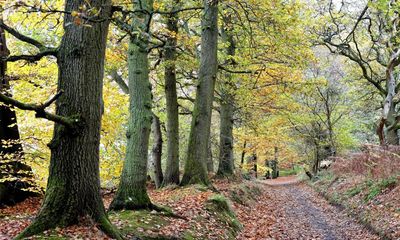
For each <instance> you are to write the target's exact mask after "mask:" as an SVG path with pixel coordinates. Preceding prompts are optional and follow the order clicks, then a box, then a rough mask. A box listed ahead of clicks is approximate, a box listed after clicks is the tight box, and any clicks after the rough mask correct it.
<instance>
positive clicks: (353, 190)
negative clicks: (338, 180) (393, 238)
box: [345, 186, 363, 197]
mask: <svg viewBox="0 0 400 240" xmlns="http://www.w3.org/2000/svg"><path fill="white" fill-rule="evenodd" d="M362 190H363V188H362V187H360V186H355V187H354V188H351V189H349V190H348V191H347V192H346V193H345V194H346V195H347V196H348V197H354V196H356V195H358V194H359V193H361V192H362Z"/></svg>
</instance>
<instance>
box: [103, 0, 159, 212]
mask: <svg viewBox="0 0 400 240" xmlns="http://www.w3.org/2000/svg"><path fill="white" fill-rule="evenodd" d="M152 6H153V1H152V0H145V1H141V4H136V3H135V7H134V11H136V14H135V18H134V21H133V26H132V29H140V31H141V32H140V33H137V34H136V36H132V37H131V39H130V43H129V49H128V75H129V76H128V78H129V103H130V107H129V121H128V132H127V138H128V143H127V148H126V156H125V162H124V166H123V169H122V175H121V180H120V183H119V187H118V190H117V193H116V195H115V197H114V199H113V201H112V203H111V205H110V209H112V210H121V209H141V208H152V206H153V205H152V204H151V201H150V198H149V196H148V194H147V190H146V180H147V160H148V148H149V137H150V130H151V123H152V116H153V113H152V111H151V107H152V106H151V105H152V99H151V84H150V81H149V63H148V44H149V43H148V39H147V37H146V36H144V34H143V32H147V31H148V29H147V26H148V23H149V21H150V15H149V14H147V13H146V12H151V11H152ZM143 10H144V11H143Z"/></svg>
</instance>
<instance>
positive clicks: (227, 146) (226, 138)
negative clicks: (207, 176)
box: [217, 14, 236, 176]
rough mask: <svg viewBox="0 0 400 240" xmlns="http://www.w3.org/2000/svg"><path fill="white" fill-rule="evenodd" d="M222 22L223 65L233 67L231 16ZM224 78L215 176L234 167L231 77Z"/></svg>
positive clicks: (234, 48) (233, 52)
mask: <svg viewBox="0 0 400 240" xmlns="http://www.w3.org/2000/svg"><path fill="white" fill-rule="evenodd" d="M223 20H224V26H223V28H222V39H223V41H224V42H226V43H227V44H228V45H227V46H228V47H227V49H226V54H227V60H226V62H225V63H226V64H227V65H230V66H234V65H235V61H234V60H233V58H234V56H235V51H236V43H235V40H234V38H233V24H232V23H231V16H230V15H229V14H226V15H224V16H223ZM224 76H225V77H224V81H223V82H222V83H221V84H220V94H221V104H220V105H221V111H220V137H219V138H220V144H219V146H220V151H219V166H218V172H217V176H230V175H232V174H233V173H234V167H235V165H234V158H233V114H234V101H235V99H234V96H233V93H232V89H231V85H232V80H233V75H232V74H231V73H225V74H224Z"/></svg>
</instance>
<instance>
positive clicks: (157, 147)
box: [149, 115, 163, 188]
mask: <svg viewBox="0 0 400 240" xmlns="http://www.w3.org/2000/svg"><path fill="white" fill-rule="evenodd" d="M151 131H152V133H153V148H152V149H151V156H150V164H149V165H150V171H151V177H152V179H153V180H154V183H155V185H156V188H159V187H161V183H162V182H163V172H162V169H161V155H162V144H163V140H162V132H161V126H160V118H159V117H157V116H156V115H153V124H152V125H151Z"/></svg>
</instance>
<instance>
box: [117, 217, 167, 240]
mask: <svg viewBox="0 0 400 240" xmlns="http://www.w3.org/2000/svg"><path fill="white" fill-rule="evenodd" d="M109 218H110V220H111V222H112V223H113V224H115V225H116V226H117V227H118V228H119V229H120V231H121V233H123V234H124V235H127V236H135V237H139V238H140V239H169V238H166V237H164V236H162V235H160V234H159V233H158V231H159V229H161V228H162V227H163V226H165V225H167V224H169V220H168V219H167V218H166V217H165V216H163V215H161V214H158V213H157V212H155V211H151V212H150V211H147V210H140V211H120V212H111V213H110V214H109Z"/></svg>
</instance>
